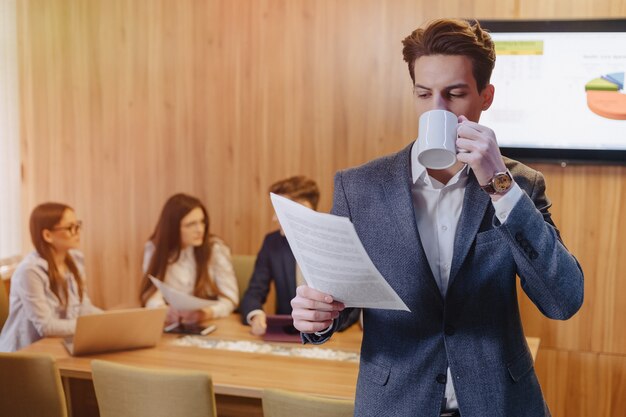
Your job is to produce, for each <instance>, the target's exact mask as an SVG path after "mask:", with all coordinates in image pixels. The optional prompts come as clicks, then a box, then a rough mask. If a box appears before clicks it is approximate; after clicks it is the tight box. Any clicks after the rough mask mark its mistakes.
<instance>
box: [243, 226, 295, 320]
mask: <svg viewBox="0 0 626 417" xmlns="http://www.w3.org/2000/svg"><path fill="white" fill-rule="evenodd" d="M272 280H274V284H275V286H276V314H291V299H292V298H294V297H295V296H296V259H295V258H294V256H293V253H292V252H291V248H290V247H289V244H288V243H287V238H286V237H285V236H282V235H281V234H280V232H279V231H276V232H273V233H270V234H268V235H266V236H265V239H264V240H263V245H262V246H261V250H260V251H259V253H258V255H257V258H256V263H255V264H254V272H253V273H252V278H250V283H249V284H248V289H247V290H246V293H245V294H244V296H243V299H242V300H241V303H240V305H239V312H240V313H241V319H242V321H243V323H244V324H247V322H246V317H247V315H248V313H250V312H251V311H252V310H256V309H259V310H262V309H263V304H265V300H267V294H268V293H269V291H270V283H271V282H272Z"/></svg>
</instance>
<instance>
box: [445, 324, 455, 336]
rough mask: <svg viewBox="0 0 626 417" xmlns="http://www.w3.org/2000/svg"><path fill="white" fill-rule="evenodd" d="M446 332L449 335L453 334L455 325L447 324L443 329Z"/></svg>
mask: <svg viewBox="0 0 626 417" xmlns="http://www.w3.org/2000/svg"><path fill="white" fill-rule="evenodd" d="M443 331H444V333H445V334H446V335H448V336H452V335H453V334H454V327H453V326H451V325H449V324H447V325H446V327H445V328H444V329H443Z"/></svg>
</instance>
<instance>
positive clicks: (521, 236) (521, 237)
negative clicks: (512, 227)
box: [515, 232, 524, 242]
mask: <svg viewBox="0 0 626 417" xmlns="http://www.w3.org/2000/svg"><path fill="white" fill-rule="evenodd" d="M515 240H517V241H518V242H521V241H522V240H524V234H523V233H522V232H517V233H515Z"/></svg>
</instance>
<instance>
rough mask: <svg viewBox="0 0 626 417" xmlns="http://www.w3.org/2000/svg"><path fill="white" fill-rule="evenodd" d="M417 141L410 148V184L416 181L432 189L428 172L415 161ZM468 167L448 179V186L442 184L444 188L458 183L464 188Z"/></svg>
mask: <svg viewBox="0 0 626 417" xmlns="http://www.w3.org/2000/svg"><path fill="white" fill-rule="evenodd" d="M417 149H418V146H417V139H416V140H415V142H413V146H412V147H411V183H412V184H414V185H415V184H416V183H417V182H418V181H419V182H420V183H422V184H426V185H428V186H431V187H432V179H431V178H430V176H429V175H428V171H426V167H425V166H424V165H422V164H420V162H419V161H418V160H417ZM469 170H470V167H469V165H465V166H464V167H463V168H461V169H460V170H459V172H457V173H456V174H454V176H453V177H452V178H451V179H450V181H449V182H448V184H443V185H444V186H448V185H454V184H457V183H459V185H463V186H465V184H466V183H467V178H468V176H469Z"/></svg>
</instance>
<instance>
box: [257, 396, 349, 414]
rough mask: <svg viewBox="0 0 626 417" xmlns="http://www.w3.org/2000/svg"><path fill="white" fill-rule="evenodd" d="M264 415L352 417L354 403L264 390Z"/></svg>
mask: <svg viewBox="0 0 626 417" xmlns="http://www.w3.org/2000/svg"><path fill="white" fill-rule="evenodd" d="M262 401H263V417H294V416H297V417H318V416H324V417H352V416H353V414H354V403H353V402H352V401H346V400H336V399H331V398H324V397H316V396H312V395H305V394H298V393H294V392H289V391H284V390H278V389H267V390H264V391H263V400H262Z"/></svg>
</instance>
